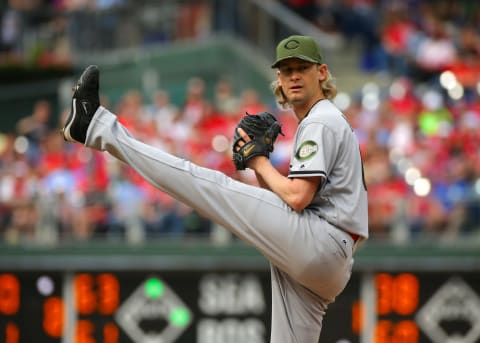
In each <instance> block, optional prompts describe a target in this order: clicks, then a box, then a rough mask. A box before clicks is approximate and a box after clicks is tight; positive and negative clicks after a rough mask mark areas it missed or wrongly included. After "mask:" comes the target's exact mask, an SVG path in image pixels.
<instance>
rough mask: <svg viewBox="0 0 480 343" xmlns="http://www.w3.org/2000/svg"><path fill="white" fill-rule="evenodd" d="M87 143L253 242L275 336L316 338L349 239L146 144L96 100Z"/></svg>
mask: <svg viewBox="0 0 480 343" xmlns="http://www.w3.org/2000/svg"><path fill="white" fill-rule="evenodd" d="M85 145H86V146H88V147H90V148H93V149H96V150H101V151H107V152H109V153H110V154H111V155H113V156H114V157H116V158H118V159H119V160H121V161H123V162H125V163H127V164H128V165H130V166H131V167H133V168H134V169H135V170H136V171H137V172H138V173H139V174H140V175H141V176H142V177H143V178H145V180H147V181H148V182H150V183H151V184H152V185H154V186H156V187H157V188H159V189H160V190H162V191H164V192H166V193H168V194H169V195H171V196H172V197H174V198H175V199H177V200H179V201H182V202H184V203H185V204H187V205H189V206H190V207H192V208H193V209H195V210H197V211H198V212H199V213H201V214H203V215H204V216H206V217H207V218H209V219H210V220H212V221H214V222H216V223H218V224H220V225H221V226H223V227H224V228H225V229H227V230H229V231H230V232H231V233H232V234H234V235H235V236H237V237H239V238H240V239H242V240H243V241H244V242H246V243H248V244H249V245H251V246H253V247H255V248H256V249H258V250H259V251H260V252H261V253H262V254H263V255H264V256H265V257H266V258H267V259H268V260H269V261H270V265H271V276H272V322H271V325H272V330H271V342H272V343H293V342H298V343H317V342H318V340H319V335H320V331H321V328H322V318H323V315H324V314H325V311H326V309H327V305H328V304H329V303H331V302H333V301H334V300H335V297H336V296H337V295H338V294H339V293H340V292H341V291H342V290H343V288H344V287H345V285H346V284H347V282H348V280H349V278H350V275H351V268H352V264H353V258H352V255H353V248H354V247H353V245H354V242H353V239H352V238H351V237H350V235H348V234H347V233H345V232H344V231H342V230H339V229H337V228H335V227H333V226H332V225H330V224H329V223H327V222H326V221H324V220H323V219H321V218H319V217H318V216H317V215H315V214H314V213H312V212H310V211H308V210H304V211H302V212H300V213H297V212H295V211H293V210H292V209H291V208H290V207H289V206H288V205H287V204H286V203H285V202H284V201H283V200H282V199H281V198H279V197H278V196H277V195H276V194H275V193H273V192H271V191H269V190H265V189H262V188H260V187H256V186H252V185H247V184H244V183H242V182H239V181H236V180H234V179H232V178H229V177H227V176H226V175H225V174H223V173H221V172H218V171H215V170H211V169H207V168H202V167H199V166H197V165H195V164H193V163H190V162H189V161H186V160H184V159H181V158H178V157H175V156H172V155H170V154H168V153H166V152H164V151H161V150H160V149H157V148H154V147H152V146H149V145H146V144H144V143H142V142H140V141H138V140H136V139H135V138H133V137H132V135H131V134H130V133H129V132H128V131H127V130H126V128H124V127H123V126H122V125H121V124H120V123H119V122H118V121H117V118H116V116H115V115H114V114H112V113H111V112H109V111H108V110H107V109H105V108H103V107H99V109H98V110H97V112H96V113H95V115H94V117H93V119H92V122H91V124H90V126H89V128H88V132H87V140H86V143H85Z"/></svg>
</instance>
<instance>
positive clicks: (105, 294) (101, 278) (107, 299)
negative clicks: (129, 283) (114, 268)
mask: <svg viewBox="0 0 480 343" xmlns="http://www.w3.org/2000/svg"><path fill="white" fill-rule="evenodd" d="M97 284H98V312H100V313H101V314H103V315H110V314H113V313H114V312H115V311H116V310H117V308H118V305H119V301H120V299H119V298H120V297H119V293H120V285H119V283H118V280H117V278H116V277H115V276H114V275H112V274H100V275H98V277H97Z"/></svg>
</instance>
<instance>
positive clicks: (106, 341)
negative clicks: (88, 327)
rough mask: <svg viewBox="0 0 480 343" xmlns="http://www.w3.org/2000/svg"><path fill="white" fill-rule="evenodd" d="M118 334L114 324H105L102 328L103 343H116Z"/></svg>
mask: <svg viewBox="0 0 480 343" xmlns="http://www.w3.org/2000/svg"><path fill="white" fill-rule="evenodd" d="M119 335H120V333H119V332H118V327H117V326H116V325H115V324H114V323H106V324H105V326H104V327H103V343H118V338H119Z"/></svg>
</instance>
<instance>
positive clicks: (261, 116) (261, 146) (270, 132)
mask: <svg viewBox="0 0 480 343" xmlns="http://www.w3.org/2000/svg"><path fill="white" fill-rule="evenodd" d="M238 128H242V129H243V130H244V131H245V133H246V134H247V135H248V136H249V137H250V141H249V142H247V143H245V144H244V145H243V146H242V147H240V145H239V142H240V141H243V139H242V137H241V136H240V135H239V133H238ZM278 134H281V135H283V132H282V127H281V124H280V123H279V122H278V121H277V119H276V118H275V117H274V116H273V115H272V114H270V113H268V112H261V113H258V114H248V113H247V114H246V115H245V116H244V117H243V118H242V119H241V120H240V122H239V123H238V124H237V126H236V127H235V133H234V136H233V146H232V150H233V163H234V164H235V168H237V170H244V169H245V168H246V167H247V162H248V160H250V159H251V158H252V157H254V156H258V155H262V156H266V157H269V156H270V153H271V152H272V151H273V144H274V143H275V140H276V139H277V136H278Z"/></svg>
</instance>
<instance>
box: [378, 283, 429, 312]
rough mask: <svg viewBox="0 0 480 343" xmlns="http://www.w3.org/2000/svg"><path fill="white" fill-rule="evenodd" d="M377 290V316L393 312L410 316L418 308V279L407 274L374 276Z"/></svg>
mask: <svg viewBox="0 0 480 343" xmlns="http://www.w3.org/2000/svg"><path fill="white" fill-rule="evenodd" d="M375 286H376V290H377V314H378V315H387V314H389V313H392V312H395V313H398V314H400V315H404V316H405V315H410V314H412V313H414V312H415V311H416V309H417V307H418V301H419V289H420V286H419V282H418V278H417V277H416V276H415V275H413V274H409V273H404V274H399V275H397V276H392V275H390V274H386V273H379V274H377V275H376V276H375Z"/></svg>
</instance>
